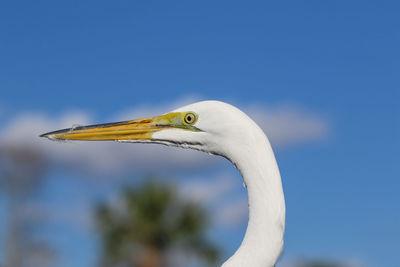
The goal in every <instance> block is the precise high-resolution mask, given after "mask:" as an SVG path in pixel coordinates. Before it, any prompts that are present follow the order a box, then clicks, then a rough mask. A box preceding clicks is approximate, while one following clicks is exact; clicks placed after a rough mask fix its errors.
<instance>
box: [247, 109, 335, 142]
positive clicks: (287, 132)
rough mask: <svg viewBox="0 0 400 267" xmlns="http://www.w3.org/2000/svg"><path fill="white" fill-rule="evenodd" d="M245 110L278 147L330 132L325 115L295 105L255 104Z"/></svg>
mask: <svg viewBox="0 0 400 267" xmlns="http://www.w3.org/2000/svg"><path fill="white" fill-rule="evenodd" d="M245 110H246V111H247V113H248V114H249V116H250V117H251V118H252V119H253V120H254V121H256V122H257V123H258V124H259V125H260V127H261V128H262V129H263V130H264V131H265V133H266V134H267V136H268V138H269V139H270V141H271V143H272V145H273V146H274V147H277V148H280V147H289V146H294V145H297V144H301V143H306V142H311V141H316V140H321V139H323V138H325V137H326V136H327V135H328V133H329V126H328V122H327V120H326V119H325V118H324V117H322V116H320V115H317V114H314V113H311V112H308V111H306V110H305V109H303V108H300V107H298V106H295V105H281V106H277V107H274V108H270V107H264V106H260V105H253V106H250V107H248V108H246V109H245Z"/></svg>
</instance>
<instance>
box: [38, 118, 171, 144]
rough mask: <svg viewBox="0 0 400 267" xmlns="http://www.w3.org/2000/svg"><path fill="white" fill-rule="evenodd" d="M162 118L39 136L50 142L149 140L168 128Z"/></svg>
mask: <svg viewBox="0 0 400 267" xmlns="http://www.w3.org/2000/svg"><path fill="white" fill-rule="evenodd" d="M162 117H163V116H159V117H151V118H145V119H138V120H130V121H121V122H113V123H105V124H96V125H88V126H78V127H73V128H69V129H62V130H58V131H54V132H48V133H45V134H42V135H40V137H45V138H48V139H51V140H85V141H129V140H145V139H151V138H152V134H153V133H155V132H157V131H160V130H162V129H165V128H168V127H170V124H168V123H167V122H166V121H163V120H162Z"/></svg>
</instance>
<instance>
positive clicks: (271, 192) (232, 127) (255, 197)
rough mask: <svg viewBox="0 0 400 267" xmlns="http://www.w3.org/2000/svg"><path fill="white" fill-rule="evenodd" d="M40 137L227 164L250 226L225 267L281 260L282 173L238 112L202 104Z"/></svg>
mask: <svg viewBox="0 0 400 267" xmlns="http://www.w3.org/2000/svg"><path fill="white" fill-rule="evenodd" d="M41 137H47V138H49V139H52V140H90V141H101V140H110V141H118V142H136V143H157V144H163V145H168V146H178V147H183V148H191V149H196V150H200V151H204V152H207V153H211V154H215V155H220V156H223V157H225V158H227V159H228V160H230V161H231V162H232V163H233V164H234V165H235V166H236V168H237V169H238V170H239V171H240V173H241V175H242V177H243V180H244V184H245V185H246V187H247V191H248V204H249V222H248V226H247V230H246V234H245V236H244V239H243V241H242V244H241V245H240V247H239V249H238V250H237V251H236V252H235V254H234V255H233V256H231V257H230V258H229V259H228V260H227V261H226V262H225V263H224V264H223V265H222V267H271V266H274V265H275V263H276V261H277V260H278V258H279V256H280V254H281V251H282V248H283V235H284V231H285V200H284V195H283V190H282V182H281V177H280V173H279V169H278V166H277V164H276V160H275V156H274V153H273V151H272V148H271V146H270V143H269V141H268V139H267V137H266V136H265V134H264V132H263V131H262V130H261V129H260V127H259V126H258V125H257V124H256V123H255V122H254V121H253V120H251V119H250V118H249V117H248V116H247V115H246V114H245V113H243V112H242V111H241V110H239V109H237V108H236V107H234V106H232V105H229V104H227V103H223V102H219V101H202V102H197V103H194V104H191V105H188V106H184V107H181V108H178V109H176V110H174V111H172V112H170V113H167V114H165V115H161V116H156V117H150V118H145V119H138V120H130V121H122V122H116V123H106V124H97V125H89V126H79V127H75V128H71V129H63V130H59V131H54V132H49V133H46V134H43V135H41Z"/></svg>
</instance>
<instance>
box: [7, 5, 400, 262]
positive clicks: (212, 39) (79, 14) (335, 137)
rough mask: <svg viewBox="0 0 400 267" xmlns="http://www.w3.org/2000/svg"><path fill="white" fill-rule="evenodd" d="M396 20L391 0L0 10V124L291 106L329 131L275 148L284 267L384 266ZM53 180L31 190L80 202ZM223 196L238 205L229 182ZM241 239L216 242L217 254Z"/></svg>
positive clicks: (390, 215)
mask: <svg viewBox="0 0 400 267" xmlns="http://www.w3.org/2000/svg"><path fill="white" fill-rule="evenodd" d="M399 8H400V5H399V4H398V3H397V1H331V2H326V1H307V2H301V1H287V2H267V1H263V2H261V1H255V2H251V3H244V2H238V1H219V2H215V1H201V2H193V1H182V2H178V1H174V2H170V1H160V2H158V1H145V2H143V3H139V2H133V1H113V2H104V1H85V2H83V1H64V2H61V1H34V2H32V1H18V2H17V1H2V3H1V4H0V36H1V37H0V40H1V41H0V92H1V93H0V122H1V123H2V124H3V125H4V127H5V128H7V125H9V124H10V123H12V121H13V120H15V118H16V117H17V116H19V115H21V114H37V113H40V114H45V115H46V116H48V117H49V118H53V119H56V118H59V117H60V116H62V114H64V113H65V112H68V111H75V110H79V111H82V112H85V113H87V114H90V115H91V117H92V120H93V121H96V122H102V121H104V118H106V119H109V118H112V116H115V114H119V113H120V112H122V111H125V110H129V109H131V108H135V107H137V106H141V105H143V104H145V105H147V106H152V105H154V106H160V105H161V106H168V104H169V103H177V102H179V101H180V100H181V99H184V98H189V99H190V98H193V99H218V100H222V101H227V102H230V103H233V104H235V105H237V106H239V107H242V108H244V109H246V107H249V106H252V105H256V106H258V107H271V108H274V107H281V106H288V107H292V106H294V107H300V109H301V110H305V112H306V113H307V114H314V115H315V116H317V117H318V118H321V119H323V120H324V121H325V122H326V124H327V125H328V126H329V127H328V128H329V130H328V133H327V134H326V136H324V138H319V139H318V140H312V139H310V140H308V141H307V142H303V143H301V144H298V145H296V146H291V147H288V148H282V149H279V148H278V149H277V159H278V163H279V165H280V169H281V173H282V177H283V184H284V189H285V193H286V199H287V234H286V251H285V254H284V257H286V256H287V257H298V256H302V255H305V256H307V257H331V258H335V259H345V260H347V259H353V258H354V259H357V260H360V261H362V262H363V263H365V264H366V265H367V266H384V267H385V266H387V267H389V266H396V265H397V264H398V257H397V253H398V240H399V239H400V230H399V228H398V225H399V223H400V213H399V208H398V205H399V203H400V196H399V194H398V191H399V187H400V181H399V167H398V162H399V156H398V150H399V148H400V143H399V140H398V136H399V133H400V129H399V115H400V109H399V107H398V106H399V105H398V101H399V100H400V93H399V91H400V90H399V89H400V79H399V71H400V50H399V47H400V31H399V28H400V19H399V16H398V10H399ZM165 111H168V110H165ZM212 166H213V167H212V168H210V170H209V172H211V173H214V174H215V173H220V172H223V173H225V172H227V173H229V174H230V175H232V176H234V177H236V176H235V175H237V174H235V171H234V170H233V168H231V167H230V166H229V164H227V163H226V164H225V163H222V162H219V163H218V164H215V165H212ZM186 172H187V171H181V172H177V173H179V174H177V176H182V175H185V174H186ZM52 175H53V176H60V177H62V176H65V177H64V178H60V179H56V180H55V181H52V182H50V183H49V184H48V185H47V186H48V187H47V189H43V190H44V191H46V190H47V191H46V192H47V193H43V194H44V195H45V197H43V198H46V197H48V198H49V199H48V201H55V198H56V196H57V195H60V194H61V195H63V193H62V192H63V191H62V190H66V192H70V193H71V192H74V194H75V193H76V194H77V195H79V194H80V193H79V192H76V190H79V188H80V187H81V186H82V184H81V183H83V184H84V183H86V182H80V180H79V173H73V174H69V175H67V174H64V175H60V174H59V172H57V171H54V173H53V174H52ZM210 176H212V175H210ZM68 177H72V178H70V179H71V180H69V178H68ZM236 181H239V180H236ZM104 183H105V184H106V185H109V184H112V183H109V182H104ZM68 185H69V186H70V187H68ZM103 186H104V185H103ZM65 188H67V189H65ZM68 188H70V189H68ZM68 190H70V191H68ZM234 191H235V192H237V194H238V195H239V196H242V197H243V196H245V195H244V192H242V191H241V185H240V182H238V187H237V188H236V189H234ZM49 192H50V193H49ZM51 192H52V193H51ZM84 192H85V193H86V191H84ZM99 192H102V191H101V190H100V189H99ZM85 193H81V194H85ZM65 194H67V195H68V193H65ZM98 194H99V196H104V195H107V193H104V192H103V193H98ZM84 197H85V196H84ZM97 197H98V196H93V198H92V199H95V198H97ZM55 203H57V202H56V201H55ZM63 203H64V204H63V205H66V204H65V201H64V202H63ZM66 208H68V205H66ZM49 229H50V228H49ZM49 231H51V230H49ZM54 231H56V232H57V231H60V228H57V227H56V228H55V230H54ZM69 231H70V232H74V233H75V234H71V235H70V236H69V237H65V236H63V235H59V236H58V237H56V238H59V239H63V238H66V239H68V238H73V237H75V236H78V237H77V238H79V240H81V241H82V240H83V241H82V242H81V243H82V244H88V245H87V247H88V249H87V251H89V252H88V253H85V250H82V251H83V252H82V251H81V252H80V253H81V255H80V256H79V257H76V258H77V259H78V260H79V261H80V264H83V265H82V266H85V263H87V262H88V261H90V260H93V256H87V255H88V254H90V251H94V250H95V249H94V248H93V247H94V246H93V245H91V244H93V243H94V242H93V241H90V238H92V237H90V236H89V237H88V236H87V234H86V235H85V234H83V237H82V236H81V234H82V232H84V231H83V230H69ZM215 231H217V230H215ZM243 231H244V226H243V225H242V227H237V228H235V229H233V230H232V231H231V232H228V233H229V234H230V235H229V236H231V234H232V233H233V237H231V238H225V239H222V240H225V241H223V242H222V243H223V244H222V245H223V246H224V247H226V248H227V249H226V250H227V251H226V254H227V255H229V254H230V253H231V252H233V251H234V249H235V247H236V246H237V245H238V242H240V239H241V235H242V234H243ZM0 233H1V231H0ZM221 235H222V236H224V235H225V237H226V236H227V235H228V234H227V233H222V234H221ZM88 240H89V241H88ZM85 242H86V243H85ZM59 243H60V244H61V245H60V246H61V249H63V250H65V251H72V252H66V253H67V255H75V254H73V253H78V252H73V249H72V248H70V247H71V244H73V242H72V241H71V240H70V241H68V242H67V241H65V242H63V241H62V240H61V241H59ZM63 244H64V245H63ZM68 253H72V254H68ZM91 257H92V258H91ZM90 258H91V259H90ZM76 266H78V265H76Z"/></svg>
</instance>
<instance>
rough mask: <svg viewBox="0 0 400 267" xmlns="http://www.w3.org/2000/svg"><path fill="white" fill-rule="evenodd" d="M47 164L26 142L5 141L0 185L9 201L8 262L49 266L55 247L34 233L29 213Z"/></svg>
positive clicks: (10, 266) (1, 151) (0, 149)
mask: <svg viewBox="0 0 400 267" xmlns="http://www.w3.org/2000/svg"><path fill="white" fill-rule="evenodd" d="M44 169H45V164H44V162H43V158H42V155H41V154H40V153H39V151H38V150H37V149H35V148H33V147H30V146H28V145H24V144H17V145H11V144H7V143H6V144H1V146H0V189H1V191H2V193H3V194H4V196H5V197H6V202H7V218H6V219H7V231H6V232H7V237H6V240H5V264H4V265H5V266H7V267H23V266H47V265H49V264H52V263H53V259H54V256H55V251H54V250H53V249H52V247H51V246H50V245H49V244H46V243H45V242H44V241H42V240H37V239H36V238H35V237H34V236H33V230H32V229H33V228H34V226H35V223H34V222H33V220H32V218H31V217H30V216H28V215H27V211H29V210H28V209H29V203H30V201H32V199H33V195H34V193H35V192H36V191H37V189H38V188H39V187H40V184H41V182H42V178H43V173H44Z"/></svg>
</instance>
